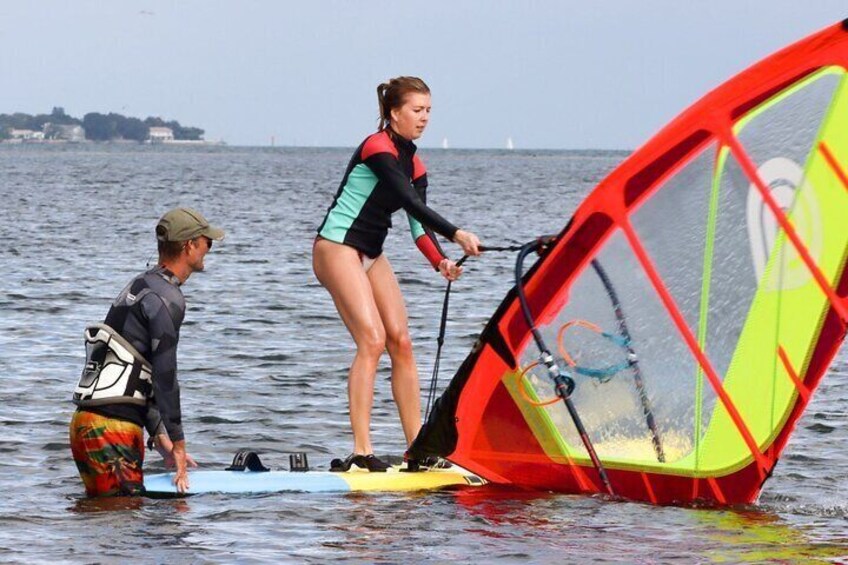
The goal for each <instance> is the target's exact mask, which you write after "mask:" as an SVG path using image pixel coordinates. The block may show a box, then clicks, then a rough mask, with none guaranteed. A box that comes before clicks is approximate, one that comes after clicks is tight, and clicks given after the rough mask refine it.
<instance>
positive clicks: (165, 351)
mask: <svg viewBox="0 0 848 565" xmlns="http://www.w3.org/2000/svg"><path fill="white" fill-rule="evenodd" d="M142 307H143V309H144V313H145V315H146V316H147V319H148V328H149V330H150V353H149V354H148V359H147V360H148V361H149V362H150V364H151V365H152V366H153V399H154V401H155V402H156V408H158V410H159V413H160V414H161V416H162V423H163V424H164V426H165V429H166V430H167V432H168V436H169V437H170V438H171V441H179V440H182V439H185V435H184V433H183V425H182V413H181V411H180V385H179V383H178V382H177V341H178V340H179V325H180V324H181V323H182V320H181V319H180V320H174V319H173V318H172V317H171V312H170V311H169V309H168V308H167V307H166V306H165V303H164V302H163V301H162V299H161V298H160V297H159V296H157V295H156V294H154V293H150V294H148V295H147V296H145V297H144V299H143V301H142Z"/></svg>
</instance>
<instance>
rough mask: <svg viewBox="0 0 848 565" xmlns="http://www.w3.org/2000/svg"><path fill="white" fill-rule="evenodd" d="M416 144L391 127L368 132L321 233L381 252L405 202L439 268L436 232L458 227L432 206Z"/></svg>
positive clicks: (422, 245) (372, 253)
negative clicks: (395, 214)
mask: <svg viewBox="0 0 848 565" xmlns="http://www.w3.org/2000/svg"><path fill="white" fill-rule="evenodd" d="M415 150H416V147H415V144H414V143H412V142H411V141H408V140H406V139H404V138H402V137H400V136H399V135H397V134H395V133H394V132H391V131H389V130H384V131H380V132H377V133H375V134H373V135H370V136H368V138H367V139H366V140H365V141H363V142H362V145H360V146H359V147H358V148H357V149H356V152H355V153H354V154H353V157H352V158H351V160H350V164H349V165H348V166H347V170H346V171H345V175H344V178H343V179H342V182H341V185H340V186H339V190H338V192H337V193H336V196H335V198H333V203H332V204H331V205H330V208H329V209H328V210H327V215H326V216H325V217H324V221H323V222H322V223H321V227H319V228H318V235H320V236H321V237H323V238H324V239H328V240H330V241H335V242H336V243H343V244H345V245H349V246H351V247H353V248H355V249H357V250H359V251H360V252H361V253H363V254H365V255H367V256H368V257H372V258H373V257H377V256H379V255H380V253H382V252H383V242H384V241H385V239H386V234H387V233H388V231H389V228H390V227H392V214H393V213H394V212H397V211H398V210H400V209H401V208H403V209H404V211H406V214H407V217H408V218H409V227H410V229H411V230H412V238H413V240H414V241H415V244H416V245H417V246H418V249H420V250H421V252H422V253H423V254H424V256H425V257H427V260H428V261H429V262H430V264H431V265H433V267H434V268H438V266H439V263H440V262H441V261H442V259H444V258H445V254H444V252H442V249H441V247H439V244H438V242H437V241H436V237H435V235H434V234H433V232H434V231H435V232H436V233H439V234H441V235H443V236H444V237H446V238H448V239H449V240H453V237H454V234H456V231H457V228H456V226H454V225H453V224H451V223H450V222H448V221H447V220H446V219H444V218H443V217H441V216H440V215H439V214H437V213H436V212H434V211H433V210H432V209H430V208H429V207H427V204H426V202H427V171H426V169H425V168H424V164H423V163H422V162H421V160H420V159H419V158H418V157H417V156H416V155H415Z"/></svg>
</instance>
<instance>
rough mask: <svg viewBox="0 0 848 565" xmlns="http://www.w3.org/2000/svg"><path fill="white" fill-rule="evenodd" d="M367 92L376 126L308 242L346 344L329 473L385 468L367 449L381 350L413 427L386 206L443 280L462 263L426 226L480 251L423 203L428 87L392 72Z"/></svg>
mask: <svg viewBox="0 0 848 565" xmlns="http://www.w3.org/2000/svg"><path fill="white" fill-rule="evenodd" d="M377 99H378V102H379V105H380V126H379V129H378V131H377V133H374V134H372V135H370V136H368V137H367V138H366V139H365V141H363V142H362V144H361V145H360V146H359V147H358V148H357V149H356V152H355V153H354V154H353V157H352V158H351V160H350V164H348V167H347V170H346V171H345V174H344V178H343V179H342V182H341V185H340V186H339V190H338V192H337V193H336V196H335V198H334V199H333V203H332V204H331V205H330V208H329V209H328V211H327V215H326V216H325V217H324V221H323V222H322V223H321V226H320V227H319V228H318V237H317V238H316V239H315V244H314V246H313V257H312V268H313V270H314V271H315V276H317V277H318V280H319V282H320V283H321V284H322V285H323V286H324V288H326V289H327V290H328V291H329V293H330V295H331V296H332V297H333V302H335V305H336V309H337V310H338V312H339V315H340V316H341V318H342V321H344V323H345V326H346V327H347V329H348V331H349V332H350V334H351V336H352V337H353V340H354V342H355V343H356V355H355V357H354V359H353V363H352V364H351V366H350V371H349V373H348V400H349V403H350V423H351V427H352V428H353V453H351V454H350V455H349V456H348V457H347V458H346V459H345V460H344V461H338V462H334V464H333V470H339V471H346V470H348V469H349V468H350V466H351V465H355V466H357V467H360V468H363V469H366V468H367V469H368V470H369V471H385V470H386V469H387V468H388V467H389V465H388V464H386V463H384V462H383V461H381V460H380V459H378V458H377V457H375V456H374V450H373V447H372V446H371V430H370V427H371V406H372V404H373V402H374V379H375V377H376V373H377V363H378V362H379V360H380V357H381V356H382V354H383V351H384V350H385V351H388V353H389V357H390V358H391V362H392V396H393V397H394V400H395V403H396V404H397V406H398V412H399V413H400V420H401V425H402V426H403V433H404V435H405V436H406V441H407V444H409V443H410V442H412V440H413V439H415V436H416V435H417V434H418V430H419V428H420V427H421V398H420V388H419V385H418V369H417V367H416V365H415V356H414V355H413V352H412V342H411V340H410V337H409V328H408V321H407V314H406V306H405V304H404V301H403V296H402V295H401V291H400V287H399V286H398V282H397V279H396V278H395V274H394V271H393V270H392V265H391V263H389V260H388V258H387V257H386V255H385V254H384V253H383V241H384V240H385V238H386V234H387V233H388V229H389V228H390V227H391V225H392V222H391V216H392V213H394V212H396V211H397V210H399V209H401V208H403V209H404V211H406V214H407V217H408V219H409V225H410V229H411V230H412V237H413V239H414V240H415V244H416V245H417V246H418V248H419V249H420V250H421V252H422V253H423V254H424V256H425V257H426V258H427V260H428V261H430V264H431V265H433V268H435V269H437V270H438V271H439V272H440V273H441V274H442V276H444V277H445V278H446V279H448V280H456V279H457V278H458V277H459V276H460V274H461V273H462V268H461V267H457V265H456V264H455V263H454V262H453V261H451V260H450V259H448V258H447V257H446V256H445V254H444V253H443V252H442V250H441V248H440V247H439V244H438V243H437V241H436V238H435V235H434V233H433V232H436V233H439V234H440V235H442V236H444V237H446V238H447V239H449V240H451V241H453V242H455V243H457V244H459V245H460V247H462V250H463V252H464V253H465V254H467V255H479V254H480V250H479V247H480V241H479V239H477V236H475V235H474V234H473V233H471V232H467V231H465V230H461V229H458V228H457V227H455V226H454V225H453V224H451V223H450V222H448V221H447V220H445V219H444V218H443V217H441V216H440V215H439V214H437V213H436V212H434V211H433V210H432V209H430V208H428V207H427V205H426V203H425V202H426V189H427V174H426V171H425V169H424V165H423V163H422V162H421V161H420V160H419V159H418V157H417V156H416V155H415V150H416V147H415V144H414V143H413V140H415V139H418V138H419V137H421V134H422V133H424V129H425V128H426V127H427V122H428V121H429V119H430V89H429V87H428V86H427V85H426V84H425V83H424V81H422V80H421V79H419V78H415V77H397V78H393V79H391V80H389V81H388V82H385V83H383V84H381V85H379V86H378V87H377Z"/></svg>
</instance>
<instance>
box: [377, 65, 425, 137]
mask: <svg viewBox="0 0 848 565" xmlns="http://www.w3.org/2000/svg"><path fill="white" fill-rule="evenodd" d="M410 92H418V93H420V94H430V87H429V86H427V84H426V83H425V82H424V81H423V80H421V79H420V78H418V77H395V78H392V79H389V80H388V81H387V82H384V83H381V84H380V85H379V86H377V103H378V104H379V106H380V120H379V125H378V127H377V131H383V130H384V129H386V128H387V127H389V124H390V123H391V120H392V110H394V109H395V108H400V107H401V106H403V103H404V101H405V99H406V95H407V94H409V93H410Z"/></svg>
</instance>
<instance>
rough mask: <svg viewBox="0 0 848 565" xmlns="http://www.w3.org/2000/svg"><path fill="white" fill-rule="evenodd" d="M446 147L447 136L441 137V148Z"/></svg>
mask: <svg viewBox="0 0 848 565" xmlns="http://www.w3.org/2000/svg"><path fill="white" fill-rule="evenodd" d="M447 148H448V138H447V137H443V138H442V149H447Z"/></svg>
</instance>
